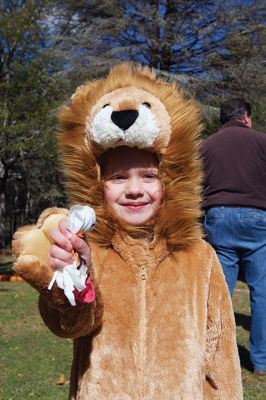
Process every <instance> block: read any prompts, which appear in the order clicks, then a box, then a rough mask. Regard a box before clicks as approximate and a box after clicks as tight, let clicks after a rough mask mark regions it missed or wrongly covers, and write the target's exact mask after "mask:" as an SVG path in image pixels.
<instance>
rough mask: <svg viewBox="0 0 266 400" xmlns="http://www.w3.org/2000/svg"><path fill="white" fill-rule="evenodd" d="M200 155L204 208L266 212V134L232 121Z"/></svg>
mask: <svg viewBox="0 0 266 400" xmlns="http://www.w3.org/2000/svg"><path fill="white" fill-rule="evenodd" d="M201 155H202V158H203V166H204V188H203V208H204V209H206V208H208V207H213V206H221V205H224V206H239V207H255V208H262V209H266V134H264V133H262V132H258V131H255V130H254V129H250V128H248V127H246V125H245V124H243V123H242V122H240V121H236V120H233V121H230V122H227V123H226V124H225V125H223V126H222V128H221V129H220V130H219V131H218V132H217V133H215V134H213V135H212V136H210V137H209V138H208V139H207V140H205V141H204V142H203V144H202V146H201Z"/></svg>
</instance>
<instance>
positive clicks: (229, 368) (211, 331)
mask: <svg viewBox="0 0 266 400" xmlns="http://www.w3.org/2000/svg"><path fill="white" fill-rule="evenodd" d="M205 358H206V371H205V372H206V381H205V399H206V400H213V399H221V400H224V399H230V400H240V399H243V393H242V380H241V369H240V362H239V356H238V349H237V343H236V328H235V320H234V314H233V307H232V302H231V298H230V294H229V291H228V288H227V285H226V282H225V278H224V275H223V271H222V268H221V265H220V264H219V261H218V258H217V256H216V254H215V253H214V251H213V264H212V273H211V280H210V288H209V298H208V320H207V338H206V357H205Z"/></svg>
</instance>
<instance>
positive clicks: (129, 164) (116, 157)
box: [104, 147, 162, 225]
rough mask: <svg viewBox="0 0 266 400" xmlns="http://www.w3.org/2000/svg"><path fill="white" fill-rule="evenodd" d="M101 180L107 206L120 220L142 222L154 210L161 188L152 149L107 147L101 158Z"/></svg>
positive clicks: (145, 220) (147, 218)
mask: <svg viewBox="0 0 266 400" xmlns="http://www.w3.org/2000/svg"><path fill="white" fill-rule="evenodd" d="M104 182H105V184H104V196H105V201H106V204H107V207H108V209H109V210H110V212H112V214H113V215H114V216H116V217H118V218H119V219H121V220H122V221H123V222H125V223H127V224H130V225H142V224H145V223H146V222H147V221H148V220H150V219H151V218H153V217H154V216H155V214H156V213H157V211H158V208H159V206H160V204H161V200H162V189H161V183H160V180H159V169H158V160H157V158H156V156H155V155H154V154H153V153H150V152H147V151H144V150H138V149H132V148H128V147H123V148H117V149H114V150H110V151H109V154H107V156H106V157H105V162H104Z"/></svg>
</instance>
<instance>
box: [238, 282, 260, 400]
mask: <svg viewBox="0 0 266 400" xmlns="http://www.w3.org/2000/svg"><path fill="white" fill-rule="evenodd" d="M233 305H234V311H235V318H236V325H237V327H236V329H237V343H238V349H239V355H240V361H241V367H242V379H243V387H244V399H245V400H265V399H266V377H265V376H263V377H259V376H256V375H254V374H253V372H252V365H251V363H250V359H249V352H248V348H249V329H250V305H249V291H248V287H247V285H246V284H245V283H244V282H238V283H237V287H236V290H235V292H234V297H233Z"/></svg>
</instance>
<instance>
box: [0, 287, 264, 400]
mask: <svg viewBox="0 0 266 400" xmlns="http://www.w3.org/2000/svg"><path fill="white" fill-rule="evenodd" d="M233 301H234V308H235V312H236V314H235V315H236V321H237V338H238V344H239V350H240V357H241V364H242V371H243V385H244V399H256V400H265V399H266V379H265V377H257V376H254V375H253V374H252V369H251V365H250V361H249V354H248V338H249V325H250V309H249V295H248V291H247V287H246V285H245V284H243V283H241V282H239V283H238V287H237V290H236V292H235V294H234V299H233ZM0 304H1V308H0V346H1V348H0V352H1V353H0V354H1V361H0V399H3V400H28V399H40V400H46V399H47V400H50V399H51V400H63V399H64V400H66V399H67V393H68V384H69V370H70V363H71V355H72V342H71V341H70V340H66V339H60V338H57V337H56V336H54V335H52V334H51V333H50V332H49V331H48V329H47V328H46V327H45V326H44V324H43V323H42V321H41V319H40V317H39V314H38V311H37V293H36V292H35V290H34V289H32V288H31V287H30V286H29V285H27V284H26V283H25V282H0ZM221 368H222V366H221ZM228 400H230V399H228Z"/></svg>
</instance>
